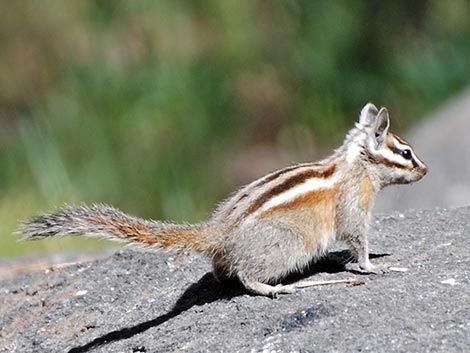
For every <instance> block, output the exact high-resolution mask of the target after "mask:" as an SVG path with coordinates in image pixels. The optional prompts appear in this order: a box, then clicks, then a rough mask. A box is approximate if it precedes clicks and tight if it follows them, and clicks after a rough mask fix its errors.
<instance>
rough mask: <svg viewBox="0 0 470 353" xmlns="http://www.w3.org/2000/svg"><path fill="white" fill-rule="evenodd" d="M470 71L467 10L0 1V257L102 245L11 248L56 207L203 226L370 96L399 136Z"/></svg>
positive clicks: (455, 3) (322, 148)
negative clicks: (232, 194) (94, 208)
mask: <svg viewBox="0 0 470 353" xmlns="http://www.w3.org/2000/svg"><path fill="white" fill-rule="evenodd" d="M469 62H470V36H469V2H468V1H466V0H449V1H440V0H416V1H408V0H395V1H376V0H369V1H350V0H335V1H322V0H319V1H310V0H303V1H293V0H290V1H288V0H286V1H261V0H240V1H235V0H233V1H232V0H228V1H215V0H207V1H202V0H200V1H178V0H168V1H122V0H121V1H116V0H109V1H103V0H101V1H88V0H87V1H86V0H73V1H72V0H70V1H58V0H57V1H49V0H43V1H18V2H2V3H0V77H1V79H0V119H1V120H0V121H1V128H0V192H1V195H2V198H1V202H0V226H1V228H0V256H16V255H19V254H23V253H26V252H31V251H65V250H71V249H83V248H87V249H91V248H95V247H97V246H98V247H99V246H102V245H101V244H103V243H97V242H93V241H88V242H85V243H84V242H79V243H78V242H77V240H76V239H67V240H58V241H57V240H52V241H41V242H36V243H34V244H19V246H18V244H16V243H15V239H14V238H13V237H12V236H11V235H10V233H11V231H12V230H13V229H14V228H15V226H16V223H17V221H18V220H19V219H23V218H26V217H30V216H31V215H33V214H35V213H38V212H41V211H44V210H48V209H51V208H54V207H55V206H57V205H61V204H63V203H64V202H68V203H72V202H82V201H83V202H105V203H110V204H113V205H115V206H117V207H119V208H121V209H123V210H125V211H127V212H129V213H132V214H138V215H141V216H145V217H153V218H163V219H171V220H175V221H198V220H202V219H204V218H206V217H207V216H208V215H209V214H210V211H211V209H212V208H213V207H214V204H215V203H216V202H217V201H218V200H220V199H221V198H223V197H224V196H225V195H226V194H227V193H228V192H229V191H232V190H233V189H234V188H236V187H237V186H239V185H240V184H241V183H245V182H248V181H250V180H251V179H252V178H255V177H258V176H260V175H262V174H263V173H265V172H267V171H268V170H270V169H273V168H275V167H278V166H280V165H285V164H290V163H293V162H295V161H300V160H305V159H313V158H316V157H318V156H319V155H321V154H324V153H325V152H326V151H327V150H328V149H329V148H331V147H334V146H336V145H338V144H339V143H340V142H341V141H342V137H343V135H344V133H345V132H346V131H347V130H348V129H349V128H350V127H351V126H352V125H353V122H354V121H355V120H356V117H357V115H358V112H359V110H360V109H361V107H362V106H363V104H365V103H366V102H368V101H372V102H375V103H376V104H378V105H385V106H387V107H388V108H389V109H390V111H391V114H392V119H393V121H392V126H393V127H394V128H395V130H397V129H398V130H400V129H404V128H406V127H408V126H410V125H411V124H412V123H413V122H415V121H416V119H417V118H419V117H421V116H423V115H424V114H425V113H427V112H429V111H431V110H432V109H434V108H435V107H437V106H438V105H439V104H441V103H442V102H443V101H444V100H446V99H447V98H448V97H450V96H451V95H453V94H455V93H456V92H458V91H459V90H460V89H462V88H463V87H464V86H466V85H468V83H469V78H470V73H469ZM84 244H85V245H84Z"/></svg>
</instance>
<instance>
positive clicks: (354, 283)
mask: <svg viewBox="0 0 470 353" xmlns="http://www.w3.org/2000/svg"><path fill="white" fill-rule="evenodd" d="M339 283H344V284H349V285H350V286H360V285H362V284H364V283H365V282H364V281H359V280H357V279H354V278H348V279H332V280H323V281H300V282H298V283H297V284H296V285H295V286H296V287H297V288H306V287H315V286H325V285H328V284H339Z"/></svg>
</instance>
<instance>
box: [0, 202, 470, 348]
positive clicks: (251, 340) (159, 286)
mask: <svg viewBox="0 0 470 353" xmlns="http://www.w3.org/2000/svg"><path fill="white" fill-rule="evenodd" d="M370 242H371V249H372V250H371V252H372V254H373V255H374V256H373V259H372V262H374V263H378V262H386V263H390V264H393V265H394V266H397V267H404V268H407V269H408V271H407V272H391V273H388V274H385V275H380V276H376V275H361V274H357V273H352V272H348V271H346V270H345V269H344V266H343V265H342V264H341V261H342V260H343V259H344V258H345V257H347V254H346V253H345V252H340V251H338V250H340V249H341V248H340V247H338V248H335V249H332V250H333V252H332V253H331V254H330V255H329V256H328V257H327V258H326V259H325V260H323V261H321V262H320V263H318V264H316V265H314V266H312V267H311V270H310V271H309V273H307V274H305V276H306V277H308V279H309V280H317V279H343V278H356V279H360V280H362V281H364V282H365V283H364V284H363V285H359V286H346V285H343V284H336V285H328V286H323V287H313V288H306V289H301V290H298V291H297V292H296V293H294V294H289V295H282V296H280V297H279V298H277V299H270V298H265V297H259V296H254V295H251V294H249V293H247V292H246V291H245V290H244V289H243V288H242V287H241V286H240V285H238V284H237V283H230V284H226V285H221V284H218V283H217V282H216V281H215V280H214V279H213V277H212V275H211V273H210V272H209V271H210V264H209V261H208V260H207V259H204V258H202V257H199V256H196V255H188V254H175V253H158V254H155V253H142V252H138V251H132V250H128V249H126V250H122V251H120V252H118V253H116V254H115V255H113V256H111V257H109V258H107V259H102V260H98V261H95V262H88V263H82V264H76V265H72V266H70V267H67V268H62V269H58V270H54V271H50V270H48V271H42V272H37V273H30V274H26V275H23V276H21V277H19V278H16V279H10V280H6V281H3V282H1V286H0V351H2V352H21V353H27V352H35V353H36V352H71V353H73V352H75V353H77V352H133V353H137V352H177V351H178V352H180V351H188V352H206V351H211V352H212V351H220V352H237V351H238V352H250V351H251V352H292V351H299V352H300V351H303V352H305V351H309V352H313V351H314V352H359V351H360V352H464V351H468V348H469V347H470V296H469V293H470V257H469V250H468V249H470V208H457V209H449V210H446V209H435V210H425V211H410V212H407V213H403V214H402V213H393V214H391V215H382V216H378V217H377V218H375V219H374V221H373V227H372V229H371V234H370Z"/></svg>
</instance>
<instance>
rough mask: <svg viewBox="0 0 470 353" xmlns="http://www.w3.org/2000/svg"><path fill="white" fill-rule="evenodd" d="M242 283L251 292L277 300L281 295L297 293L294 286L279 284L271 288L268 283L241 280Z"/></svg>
mask: <svg viewBox="0 0 470 353" xmlns="http://www.w3.org/2000/svg"><path fill="white" fill-rule="evenodd" d="M240 281H241V282H242V284H243V285H244V286H245V288H246V289H248V290H249V291H250V292H252V293H255V294H259V295H264V296H267V297H271V298H276V297H277V296H278V295H279V294H291V293H294V292H295V291H296V286H295V285H292V284H278V285H276V286H271V285H269V284H266V283H262V282H258V281H253V280H247V279H242V278H240Z"/></svg>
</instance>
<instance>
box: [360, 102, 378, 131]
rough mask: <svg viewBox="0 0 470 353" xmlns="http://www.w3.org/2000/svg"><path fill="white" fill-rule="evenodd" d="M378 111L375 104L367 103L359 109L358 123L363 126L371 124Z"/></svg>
mask: <svg viewBox="0 0 470 353" xmlns="http://www.w3.org/2000/svg"><path fill="white" fill-rule="evenodd" d="M378 113H379V111H378V109H377V107H376V106H375V105H373V104H372V103H367V104H366V105H365V106H364V108H362V110H361V115H360V116H359V123H360V124H361V125H363V126H373V124H374V122H375V119H376V118H377V114H378Z"/></svg>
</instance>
